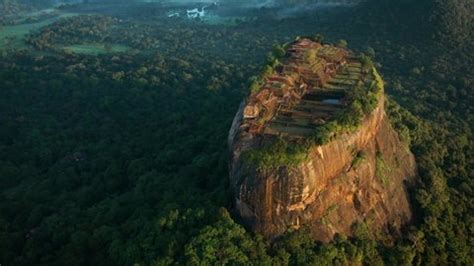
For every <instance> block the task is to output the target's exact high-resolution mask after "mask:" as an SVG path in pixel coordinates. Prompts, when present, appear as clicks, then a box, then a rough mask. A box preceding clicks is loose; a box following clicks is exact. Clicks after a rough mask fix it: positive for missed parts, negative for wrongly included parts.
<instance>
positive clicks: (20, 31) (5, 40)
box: [0, 13, 78, 50]
mask: <svg viewBox="0 0 474 266" xmlns="http://www.w3.org/2000/svg"><path fill="white" fill-rule="evenodd" d="M77 15H78V14H75V13H65V14H61V15H59V16H57V17H54V18H50V19H45V20H43V21H40V22H36V23H27V24H19V25H13V26H0V50H2V49H23V48H26V47H27V45H26V42H25V38H26V36H27V35H28V34H30V33H31V32H32V31H35V30H38V29H40V28H42V27H44V26H47V25H50V24H52V23H54V22H55V21H57V20H58V19H61V18H67V17H73V16H77Z"/></svg>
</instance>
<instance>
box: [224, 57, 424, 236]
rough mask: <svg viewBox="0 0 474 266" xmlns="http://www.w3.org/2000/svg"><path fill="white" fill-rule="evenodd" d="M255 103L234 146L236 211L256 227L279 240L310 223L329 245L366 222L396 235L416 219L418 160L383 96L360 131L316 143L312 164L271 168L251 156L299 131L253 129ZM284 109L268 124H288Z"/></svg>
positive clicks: (240, 119) (235, 129) (237, 123)
mask: <svg viewBox="0 0 474 266" xmlns="http://www.w3.org/2000/svg"><path fill="white" fill-rule="evenodd" d="M287 56H288V55H287ZM282 61H284V60H282ZM287 61H288V60H287ZM344 65H345V62H344V63H343V64H342V66H344ZM339 71H340V70H339ZM336 72H337V71H336ZM283 74H284V73H280V75H283ZM301 82H302V83H304V84H306V85H308V86H309V87H310V88H311V87H312V86H313V85H314V84H313V85H312V84H310V82H306V81H305V79H304V78H303V79H302V80H301ZM314 86H316V85H314ZM318 86H323V87H324V84H319V85H318ZM298 87H301V85H298ZM317 89H318V88H313V90H317ZM309 90H311V89H309ZM250 98H251V97H250ZM304 99H305V98H304V97H303V101H304ZM249 101H251V99H250V100H246V101H244V102H243V103H242V104H241V106H240V108H239V111H238V112H237V114H236V116H235V119H234V123H233V125H232V128H231V130H230V133H229V146H230V148H231V161H230V181H231V186H232V188H233V191H234V196H235V209H236V211H237V213H238V214H239V215H240V217H241V219H242V221H243V223H244V224H245V225H246V226H248V227H249V228H250V229H252V230H253V231H255V232H257V233H260V234H262V235H264V236H265V237H267V238H268V239H274V238H276V237H278V236H280V235H282V234H283V233H284V232H286V231H287V230H289V229H298V228H301V227H303V226H306V227H309V229H310V230H311V232H312V235H313V236H314V238H315V239H316V240H320V241H324V242H327V241H330V240H331V239H332V238H333V237H334V235H335V234H336V233H340V234H344V235H348V236H350V235H352V234H353V233H354V228H355V226H356V225H357V224H365V225H367V226H368V227H369V228H370V229H371V230H372V231H373V232H376V231H387V232H390V233H391V234H396V233H398V232H399V229H400V228H401V226H402V225H404V224H406V223H408V222H409V221H410V220H411V217H412V213H411V210H410V203H409V199H408V194H407V191H406V183H407V182H411V181H413V180H414V179H415V177H416V165H415V160H414V157H413V155H412V154H411V152H410V151H409V149H408V148H407V146H406V145H405V144H404V143H402V142H401V141H400V139H399V137H398V135H397V134H396V132H395V131H394V129H393V128H392V126H391V124H390V121H389V119H388V117H387V116H386V114H385V111H384V96H383V91H382V93H381V94H380V96H378V98H377V103H376V106H375V108H374V109H373V110H372V111H371V112H370V114H367V115H365V116H364V117H363V119H362V121H361V122H360V124H359V125H358V127H357V129H356V130H352V131H350V132H345V133H342V134H337V135H335V136H334V137H333V138H331V140H330V141H329V142H327V143H325V144H322V145H318V144H314V145H312V146H310V147H309V148H308V149H307V152H308V156H307V157H306V159H304V160H302V161H301V162H300V163H298V164H296V165H279V166H278V167H273V168H263V169H262V168H259V167H256V166H255V165H254V164H252V163H250V162H248V160H246V158H245V157H246V156H245V153H246V152H248V151H252V150H256V149H261V148H262V146H264V145H265V143H268V142H271V141H274V139H275V138H287V139H289V138H290V137H292V134H286V133H285V132H286V131H284V130H281V131H280V134H279V135H278V136H275V134H267V132H270V133H273V131H267V130H265V129H261V130H259V131H250V130H249V129H248V128H249V126H248V125H247V124H248V122H247V121H246V120H247V119H246V115H245V109H246V108H247V107H248V106H249V103H248V102H249ZM281 101H283V100H281ZM281 101H280V102H281ZM341 101H342V102H344V98H343V99H341ZM348 104H349V103H347V102H346V103H345V105H348ZM293 106H294V105H293ZM315 106H316V105H315ZM323 107H324V106H323ZM294 108H295V107H293V109H294ZM282 109H284V108H282V107H279V108H277V110H278V111H276V112H274V113H275V114H274V115H273V117H272V118H270V119H268V118H267V120H266V122H265V124H264V125H263V127H269V126H271V123H272V121H275V120H277V119H280V118H278V116H279V115H278V113H279V112H280V111H281V110H282ZM264 113H265V112H264ZM267 113H268V112H267ZM293 115H295V113H293ZM285 117H286V116H285ZM292 119H293V120H295V119H296V117H293V118H292ZM329 121H331V117H328V118H327V121H326V122H329ZM320 122H321V121H320ZM287 125H288V124H287ZM298 126H299V125H298ZM295 127H296V126H295ZM282 133H285V134H282ZM272 139H273V140H272ZM299 139H301V136H300V137H299ZM289 141H290V140H289ZM290 143H292V142H291V141H290ZM295 145H296V144H295Z"/></svg>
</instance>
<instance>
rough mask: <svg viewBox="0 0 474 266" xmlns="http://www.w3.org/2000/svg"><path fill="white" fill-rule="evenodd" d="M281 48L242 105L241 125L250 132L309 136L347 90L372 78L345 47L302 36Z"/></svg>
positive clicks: (345, 99)
mask: <svg viewBox="0 0 474 266" xmlns="http://www.w3.org/2000/svg"><path fill="white" fill-rule="evenodd" d="M286 50H287V51H286V54H285V55H284V56H283V57H282V58H281V59H280V61H279V63H278V65H277V66H276V67H274V71H273V73H271V74H269V75H267V76H266V77H263V82H262V84H263V85H262V86H260V88H259V89H258V90H257V91H255V92H253V93H252V94H251V95H250V97H249V100H248V103H247V105H246V106H245V109H244V121H243V128H244V129H245V130H246V131H247V132H248V133H250V134H259V135H261V134H263V135H274V136H280V137H287V138H304V137H308V136H311V135H312V134H313V133H314V132H315V130H316V129H317V128H318V127H319V126H321V125H323V124H325V123H327V122H328V121H331V119H333V118H334V117H335V116H336V114H337V113H338V112H339V111H341V110H343V109H344V108H345V107H346V106H348V104H350V102H349V99H348V97H347V96H348V94H349V92H350V91H351V89H353V88H354V87H355V86H363V87H369V86H370V84H371V83H372V81H373V80H374V76H373V74H372V73H371V72H370V71H368V70H367V69H365V68H364V66H363V62H362V60H361V59H360V58H359V57H356V56H355V55H354V54H353V53H352V52H350V51H349V50H347V49H345V48H340V47H336V46H333V45H328V44H321V43H319V42H316V41H313V40H310V39H306V38H301V39H298V40H297V41H295V42H293V43H292V44H289V45H288V47H287V49H286Z"/></svg>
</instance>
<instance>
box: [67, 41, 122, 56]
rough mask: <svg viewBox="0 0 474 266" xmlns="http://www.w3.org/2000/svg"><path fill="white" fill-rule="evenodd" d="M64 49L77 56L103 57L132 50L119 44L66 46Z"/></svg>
mask: <svg viewBox="0 0 474 266" xmlns="http://www.w3.org/2000/svg"><path fill="white" fill-rule="evenodd" d="M63 49H64V50H65V51H67V52H71V53H76V54H87V55H101V54H108V53H125V52H127V51H129V50H130V49H131V48H130V47H129V46H125V45H119V44H103V43H87V44H76V45H71V46H65V47H64V48H63Z"/></svg>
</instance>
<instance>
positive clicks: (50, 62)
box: [0, 0, 474, 265]
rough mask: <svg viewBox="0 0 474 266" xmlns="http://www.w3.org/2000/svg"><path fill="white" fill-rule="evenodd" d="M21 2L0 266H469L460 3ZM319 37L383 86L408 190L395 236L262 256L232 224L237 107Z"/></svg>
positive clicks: (3, 56) (291, 237)
mask: <svg viewBox="0 0 474 266" xmlns="http://www.w3.org/2000/svg"><path fill="white" fill-rule="evenodd" d="M32 2H36V1H29V2H28V1H23V2H21V1H12V0H3V1H0V265H135V264H136V265H176V264H190V265H209V264H210V265H214V264H237V265H241V264H251V265H252V264H253V265H269V264H271V265H334V264H336V265H384V264H387V265H413V264H414V265H473V264H474V255H473V254H474V180H473V175H474V171H473V163H474V162H473V160H474V157H473V155H474V154H473V149H472V147H473V138H472V137H473V135H472V134H473V132H472V130H473V125H474V113H473V111H474V109H473V106H472V103H473V102H474V98H473V95H474V94H473V87H474V57H473V55H474V3H473V2H472V1H470V0H460V1H458V0H445V1H441V0H422V1H411V0H405V1H395V0H393V1H391V0H367V1H361V3H359V1H355V2H357V5H353V4H354V3H352V1H336V2H341V3H342V4H341V5H340V6H337V7H336V6H335V7H329V6H324V7H318V6H315V7H314V8H313V7H311V8H309V9H304V8H302V6H301V4H297V5H293V4H294V3H291V2H296V1H280V2H278V1H276V2H278V3H276V2H275V4H272V5H269V6H260V5H257V4H258V3H257V4H255V5H254V6H250V7H249V6H241V5H237V4H235V2H236V1H229V2H228V3H225V1H221V2H219V3H218V4H215V5H210V4H209V3H201V4H199V3H179V4H177V3H174V4H169V3H162V2H160V1H156V2H154V3H143V2H140V1H136V2H135V1H134V2H135V3H131V2H127V1H125V2H127V3H123V2H124V1H122V3H117V2H120V1H115V2H114V1H102V2H101V1H92V0H91V1H85V2H86V3H82V1H70V3H66V4H61V5H56V6H55V7H52V6H51V5H52V4H57V3H53V2H55V1H44V2H42V3H41V4H39V2H36V3H35V4H31V3H32ZM76 2H78V3H76ZM306 2H308V3H309V2H311V3H312V2H314V1H306ZM323 2H324V1H323ZM326 2H330V1H326ZM203 6H205V7H206V8H207V10H208V11H207V13H206V15H205V16H203V17H198V18H192V19H190V18H188V17H187V15H186V11H187V10H188V9H191V8H201V7H203ZM176 14H177V15H176ZM316 35H319V37H320V38H324V41H327V42H332V43H338V44H339V45H344V46H345V45H347V46H348V47H349V48H351V49H353V50H355V51H357V53H360V54H365V55H366V56H369V57H370V58H371V59H372V61H374V63H375V65H376V66H377V67H378V69H379V71H380V73H381V74H382V75H383V79H384V81H385V83H386V84H385V87H386V93H387V94H388V96H389V97H388V100H387V104H388V109H387V111H388V115H389V117H390V119H391V121H392V123H393V125H394V127H395V129H396V130H397V131H398V133H399V134H400V136H401V138H402V139H403V140H404V141H405V142H406V143H407V148H410V149H411V150H412V151H413V152H414V154H415V156H416V158H417V164H418V168H419V169H418V171H419V175H420V179H419V183H418V184H417V185H416V187H414V188H412V191H410V196H411V197H412V198H411V201H412V205H413V213H414V215H415V220H414V221H413V223H412V224H411V225H410V226H408V227H406V228H405V229H404V231H403V234H402V235H400V236H396V237H390V236H377V237H375V236H374V235H373V234H374V233H373V232H372V231H371V230H370V229H369V228H370V225H368V224H365V223H362V224H358V225H356V226H357V228H356V230H357V236H356V237H354V238H347V237H344V236H339V235H338V236H336V238H335V239H334V241H333V242H331V243H328V244H323V243H318V242H314V241H313V240H312V239H311V238H310V237H309V234H307V233H305V229H304V228H303V229H301V230H298V231H290V232H288V233H286V234H285V235H284V236H283V237H282V238H280V239H278V240H276V241H274V242H268V241H267V240H265V239H263V237H261V236H259V235H255V234H253V233H252V232H250V231H248V230H246V229H245V228H244V227H242V226H241V225H240V224H239V221H238V219H237V218H236V217H235V216H234V215H233V207H232V193H231V191H230V189H229V180H228V179H229V178H228V157H229V154H228V153H229V151H228V147H227V136H228V132H229V128H230V126H231V123H232V119H233V117H234V114H235V112H236V111H237V109H238V106H239V103H240V102H241V101H242V99H243V98H244V97H246V96H247V95H248V94H249V87H250V84H251V82H252V77H253V76H256V75H257V74H258V73H260V72H261V71H262V67H263V66H264V64H265V60H266V58H267V55H268V54H269V53H271V52H272V50H274V48H275V47H276V46H277V45H279V44H282V43H285V42H288V41H291V40H294V39H295V38H296V37H297V36H316ZM375 239H377V240H375Z"/></svg>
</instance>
